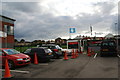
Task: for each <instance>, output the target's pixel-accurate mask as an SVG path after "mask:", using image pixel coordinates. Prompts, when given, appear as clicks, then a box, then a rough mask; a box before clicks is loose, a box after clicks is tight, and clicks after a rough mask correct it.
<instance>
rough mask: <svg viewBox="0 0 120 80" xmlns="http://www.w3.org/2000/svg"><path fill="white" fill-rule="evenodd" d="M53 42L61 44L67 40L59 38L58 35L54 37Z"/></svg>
mask: <svg viewBox="0 0 120 80" xmlns="http://www.w3.org/2000/svg"><path fill="white" fill-rule="evenodd" d="M55 43H56V44H59V45H62V44H67V40H66V39H61V38H60V37H58V38H57V39H55Z"/></svg>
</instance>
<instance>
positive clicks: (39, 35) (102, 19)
mask: <svg viewBox="0 0 120 80" xmlns="http://www.w3.org/2000/svg"><path fill="white" fill-rule="evenodd" d="M96 5H99V6H101V9H102V12H103V13H105V10H106V9H108V10H109V11H107V10H106V11H107V12H108V13H109V12H110V11H111V9H110V8H109V6H111V5H112V3H111V4H109V3H97V4H96ZM96 5H94V6H96ZM106 5H107V7H106ZM113 5H114V4H113ZM111 7H112V8H114V6H111ZM43 10H44V8H43V7H42V6H40V5H38V3H23V2H22V3H21V2H19V3H14V2H13V3H3V15H6V16H9V17H12V18H15V19H16V22H15V37H16V38H17V39H22V38H24V39H26V40H30V41H32V40H35V39H55V38H57V37H59V36H69V32H68V31H69V29H68V28H69V26H75V27H76V29H77V33H82V31H89V26H90V24H92V25H93V29H94V30H96V31H101V32H103V31H106V30H107V29H109V28H110V27H112V26H113V25H112V23H114V20H115V16H112V15H109V14H108V15H106V16H103V14H101V13H97V14H93V15H90V14H85V13H81V14H82V15H83V16H76V17H77V19H74V18H73V17H71V16H54V15H53V14H52V13H51V11H48V12H47V13H45V12H44V11H43ZM106 14H107V13H106Z"/></svg>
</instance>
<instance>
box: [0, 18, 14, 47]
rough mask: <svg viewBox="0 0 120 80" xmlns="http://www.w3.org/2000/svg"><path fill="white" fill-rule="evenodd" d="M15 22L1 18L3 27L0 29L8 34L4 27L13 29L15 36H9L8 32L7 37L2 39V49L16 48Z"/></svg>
mask: <svg viewBox="0 0 120 80" xmlns="http://www.w3.org/2000/svg"><path fill="white" fill-rule="evenodd" d="M14 21H15V20H12V19H9V18H5V17H2V18H1V16H0V25H1V26H2V27H1V28H0V31H2V32H6V31H5V28H4V25H7V29H8V28H11V27H13V34H9V33H8V31H7V32H6V33H7V36H6V37H0V47H2V48H13V47H14Z"/></svg>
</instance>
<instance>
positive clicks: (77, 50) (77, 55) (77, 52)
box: [76, 49, 79, 57]
mask: <svg viewBox="0 0 120 80" xmlns="http://www.w3.org/2000/svg"><path fill="white" fill-rule="evenodd" d="M78 56H79V55H78V50H77V49H76V57H78Z"/></svg>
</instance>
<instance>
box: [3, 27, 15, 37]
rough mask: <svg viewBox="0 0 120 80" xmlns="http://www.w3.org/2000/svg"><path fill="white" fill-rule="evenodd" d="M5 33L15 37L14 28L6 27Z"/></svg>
mask: <svg viewBox="0 0 120 80" xmlns="http://www.w3.org/2000/svg"><path fill="white" fill-rule="evenodd" d="M4 32H6V33H7V34H8V35H13V34H14V27H13V26H8V25H4Z"/></svg>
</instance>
